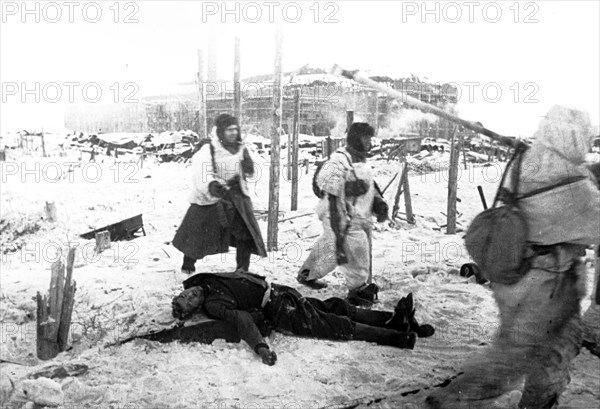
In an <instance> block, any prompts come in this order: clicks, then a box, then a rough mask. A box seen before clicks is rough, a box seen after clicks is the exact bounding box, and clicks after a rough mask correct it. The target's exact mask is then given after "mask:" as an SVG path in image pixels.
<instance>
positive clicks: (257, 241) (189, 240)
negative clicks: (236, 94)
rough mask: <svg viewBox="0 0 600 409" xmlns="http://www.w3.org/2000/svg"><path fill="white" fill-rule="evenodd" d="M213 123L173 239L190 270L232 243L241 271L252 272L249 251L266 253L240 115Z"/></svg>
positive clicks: (194, 163)
mask: <svg viewBox="0 0 600 409" xmlns="http://www.w3.org/2000/svg"><path fill="white" fill-rule="evenodd" d="M215 125H216V132H217V137H218V138H217V140H213V141H211V142H209V143H206V144H204V145H203V146H202V147H201V148H200V150H199V151H198V152H196V153H195V154H194V156H193V157H192V172H193V178H192V179H193V189H192V192H191V195H190V198H189V201H190V203H191V204H190V207H189V208H188V211H187V213H186V215H185V217H184V218H183V221H182V222H181V225H180V227H179V229H178V230H177V233H176V234H175V238H174V239H173V246H174V247H175V248H177V249H178V250H179V251H181V252H182V253H183V254H184V256H183V265H182V267H181V271H182V272H184V273H186V274H191V273H193V272H194V271H195V263H196V260H199V259H201V258H203V257H205V256H208V255H211V254H219V253H227V252H228V251H229V246H232V247H235V248H236V262H237V265H236V269H237V270H244V271H248V269H249V266H250V256H251V254H258V255H259V256H261V257H266V256H267V253H266V250H265V246H264V243H263V239H262V235H261V232H260V227H259V226H258V223H257V222H256V218H255V217H254V211H253V209H252V201H251V200H250V197H249V195H248V186H247V181H246V180H247V178H248V177H251V176H252V175H253V174H254V162H253V161H252V158H251V157H250V154H249V151H248V147H246V146H244V145H243V144H242V139H241V135H240V127H239V124H238V120H237V119H236V118H235V117H233V116H231V115H228V114H222V115H219V116H218V117H217V119H216V120H215Z"/></svg>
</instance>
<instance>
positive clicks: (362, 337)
mask: <svg viewBox="0 0 600 409" xmlns="http://www.w3.org/2000/svg"><path fill="white" fill-rule="evenodd" d="M352 339H353V340H355V341H367V342H375V343H377V344H378V345H388V346H393V347H396V348H404V349H413V348H414V347H415V343H416V342H417V334H415V333H414V332H400V331H394V330H392V329H387V328H380V327H372V326H370V325H365V324H360V323H356V328H355V330H354V334H353V335H352Z"/></svg>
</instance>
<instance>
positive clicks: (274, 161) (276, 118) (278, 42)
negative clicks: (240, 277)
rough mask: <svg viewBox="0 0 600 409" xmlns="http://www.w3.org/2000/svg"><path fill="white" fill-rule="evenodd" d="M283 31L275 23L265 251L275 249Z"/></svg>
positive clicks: (277, 210) (277, 211)
mask: <svg viewBox="0 0 600 409" xmlns="http://www.w3.org/2000/svg"><path fill="white" fill-rule="evenodd" d="M282 45H283V32H282V28H281V25H277V27H276V33H275V73H274V81H273V121H272V124H271V173H270V179H269V181H270V184H269V217H268V222H267V251H275V250H277V232H278V223H279V176H280V173H281V171H280V166H279V165H280V164H279V162H280V155H281V153H280V152H281V146H280V144H279V129H280V128H281V116H282V115H281V114H282V102H283V95H282V92H281V81H282V67H281V63H282V60H283V50H282Z"/></svg>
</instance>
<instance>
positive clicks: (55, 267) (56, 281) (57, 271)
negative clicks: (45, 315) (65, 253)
mask: <svg viewBox="0 0 600 409" xmlns="http://www.w3.org/2000/svg"><path fill="white" fill-rule="evenodd" d="M51 270H52V276H51V278H50V290H49V292H48V294H49V297H50V301H49V304H50V317H52V319H53V320H55V321H56V323H57V324H58V322H59V321H60V311H61V308H62V301H63V290H64V287H65V265H64V264H63V262H62V260H56V261H55V262H54V263H52V266H51Z"/></svg>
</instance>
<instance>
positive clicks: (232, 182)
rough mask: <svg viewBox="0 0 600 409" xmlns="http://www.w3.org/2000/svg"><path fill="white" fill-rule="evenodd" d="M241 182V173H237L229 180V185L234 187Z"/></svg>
mask: <svg viewBox="0 0 600 409" xmlns="http://www.w3.org/2000/svg"><path fill="white" fill-rule="evenodd" d="M239 184H240V175H235V176H234V177H232V178H231V179H229V180H228V181H227V186H229V187H232V186H235V185H239Z"/></svg>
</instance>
